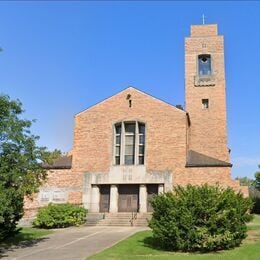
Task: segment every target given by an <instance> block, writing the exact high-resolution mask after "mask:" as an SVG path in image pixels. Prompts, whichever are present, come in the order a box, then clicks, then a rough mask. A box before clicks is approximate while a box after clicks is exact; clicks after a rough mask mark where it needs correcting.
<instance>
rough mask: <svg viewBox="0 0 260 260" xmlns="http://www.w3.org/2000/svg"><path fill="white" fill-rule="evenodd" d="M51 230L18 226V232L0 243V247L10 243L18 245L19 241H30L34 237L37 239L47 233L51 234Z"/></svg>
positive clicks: (7, 245) (10, 244)
mask: <svg viewBox="0 0 260 260" xmlns="http://www.w3.org/2000/svg"><path fill="white" fill-rule="evenodd" d="M52 233H53V231H52V230H49V229H48V230H47V229H39V228H30V227H23V228H19V229H18V232H17V233H16V234H15V235H14V236H12V237H9V238H7V239H5V241H3V242H1V243H0V247H9V246H12V245H18V244H19V243H20V242H24V241H31V240H34V239H39V238H42V237H44V236H47V235H49V234H52Z"/></svg>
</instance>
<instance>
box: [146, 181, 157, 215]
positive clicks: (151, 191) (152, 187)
mask: <svg viewBox="0 0 260 260" xmlns="http://www.w3.org/2000/svg"><path fill="white" fill-rule="evenodd" d="M157 194H158V184H148V185H147V211H148V212H152V211H153V207H152V205H151V200H152V199H153V197H154V196H155V195H157Z"/></svg>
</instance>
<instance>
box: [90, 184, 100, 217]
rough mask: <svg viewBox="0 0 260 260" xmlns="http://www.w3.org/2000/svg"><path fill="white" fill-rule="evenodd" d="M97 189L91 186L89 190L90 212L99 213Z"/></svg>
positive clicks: (95, 186)
mask: <svg viewBox="0 0 260 260" xmlns="http://www.w3.org/2000/svg"><path fill="white" fill-rule="evenodd" d="M99 200H100V194H99V187H98V186H97V185H93V186H92V188H91V204H90V207H91V212H99Z"/></svg>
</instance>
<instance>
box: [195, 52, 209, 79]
mask: <svg viewBox="0 0 260 260" xmlns="http://www.w3.org/2000/svg"><path fill="white" fill-rule="evenodd" d="M198 73H199V75H201V76H203V75H211V74H212V69H211V56H210V55H209V54H201V55H199V56H198Z"/></svg>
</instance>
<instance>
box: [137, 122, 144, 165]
mask: <svg viewBox="0 0 260 260" xmlns="http://www.w3.org/2000/svg"><path fill="white" fill-rule="evenodd" d="M138 135H139V154H138V161H139V164H144V145H145V125H144V124H142V123H138Z"/></svg>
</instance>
